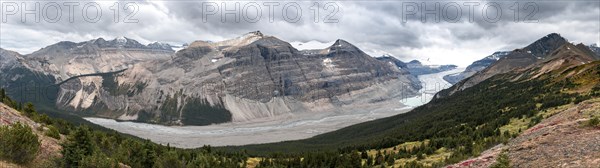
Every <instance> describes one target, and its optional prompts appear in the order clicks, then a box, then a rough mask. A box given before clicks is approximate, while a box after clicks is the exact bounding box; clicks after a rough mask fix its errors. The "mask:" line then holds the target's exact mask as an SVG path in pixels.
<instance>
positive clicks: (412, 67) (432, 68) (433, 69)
mask: <svg viewBox="0 0 600 168" xmlns="http://www.w3.org/2000/svg"><path fill="white" fill-rule="evenodd" d="M376 58H377V60H379V61H383V62H387V63H390V64H393V65H395V66H397V67H398V68H399V69H405V70H407V71H408V72H409V73H410V74H412V75H414V76H419V75H426V74H432V73H439V72H443V71H448V70H452V69H455V68H457V66H456V65H423V64H422V63H421V62H420V61H418V60H412V61H409V62H407V63H405V62H402V61H400V60H398V59H397V58H395V57H393V56H390V55H383V56H381V57H376Z"/></svg>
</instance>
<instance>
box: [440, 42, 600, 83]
mask: <svg viewBox="0 0 600 168" xmlns="http://www.w3.org/2000/svg"><path fill="white" fill-rule="evenodd" d="M592 48H593V47H592ZM562 52H564V54H562V55H561V56H562V57H558V58H557V56H556V55H557V54H559V53H562ZM502 55H504V56H502V58H500V59H498V60H497V61H495V62H494V63H492V64H491V65H489V66H488V67H486V68H485V69H483V70H481V71H478V72H477V73H475V74H473V75H472V76H470V77H468V78H466V79H465V80H462V81H460V82H458V83H456V85H455V86H454V87H452V88H451V89H452V90H451V91H450V92H448V93H449V94H453V93H455V92H457V91H460V90H464V89H466V88H469V87H471V86H474V85H476V84H478V83H480V82H482V81H484V80H486V79H488V78H490V77H492V76H494V75H498V74H503V73H507V72H511V71H523V70H526V69H531V68H534V67H537V68H541V69H542V70H543V71H544V72H548V71H552V70H555V69H557V67H563V68H564V67H571V66H576V65H581V64H586V63H589V62H591V61H594V60H597V59H598V58H600V55H598V54H597V53H595V52H594V51H592V50H591V49H590V47H589V46H586V45H583V44H577V45H574V44H571V43H569V42H568V41H567V39H565V38H563V37H562V36H560V35H559V34H557V33H552V34H549V35H546V36H544V37H543V38H541V39H539V40H537V41H535V42H533V43H531V44H529V45H528V46H526V47H524V48H520V49H515V50H513V51H511V52H509V53H504V54H502ZM567 56H569V57H568V58H565V57H567ZM549 63H553V64H549ZM542 65H546V66H543V67H540V66H542ZM540 73H542V72H540Z"/></svg>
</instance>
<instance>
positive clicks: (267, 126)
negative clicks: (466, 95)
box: [85, 68, 464, 148]
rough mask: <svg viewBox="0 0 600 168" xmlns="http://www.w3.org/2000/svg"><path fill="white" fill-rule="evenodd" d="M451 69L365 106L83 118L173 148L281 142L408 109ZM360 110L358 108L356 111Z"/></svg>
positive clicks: (432, 92) (433, 89) (438, 87)
mask: <svg viewBox="0 0 600 168" xmlns="http://www.w3.org/2000/svg"><path fill="white" fill-rule="evenodd" d="M462 70H464V69H462V68H459V69H454V70H450V71H444V72H440V73H436V74H428V75H422V76H419V80H420V81H421V82H422V83H423V85H424V87H423V89H421V90H420V91H419V95H418V96H416V97H411V98H407V99H402V98H398V99H397V100H390V101H386V102H380V103H377V104H376V105H370V106H367V107H361V108H356V107H342V108H339V109H336V111H327V112H319V113H305V114H295V115H294V116H287V117H284V118H281V119H276V120H272V121H253V122H238V123H225V124H217V125H209V126H163V125H154V124H146V123H135V122H117V121H115V120H113V119H103V118H85V119H86V120H88V121H90V122H92V123H95V124H98V125H101V126H104V127H106V128H110V129H114V130H116V131H119V132H122V133H126V134H131V135H134V136H138V137H141V138H144V139H150V140H152V141H154V142H157V143H161V144H167V143H168V144H169V145H171V146H174V147H181V148H196V147H202V146H203V145H211V146H227V145H247V144H258V143H270V142H280V141H288V140H298V139H305V138H310V137H313V136H315V135H319V134H322V133H325V132H330V131H334V130H337V129H340V128H343V127H347V126H350V125H353V124H357V123H361V122H365V121H370V120H374V119H379V118H384V117H389V116H393V115H397V114H401V113H405V112H408V111H410V110H411V109H412V108H414V107H417V106H420V105H422V104H425V103H427V102H429V100H431V98H432V97H433V95H435V93H437V91H439V90H441V89H444V88H447V87H450V86H451V85H450V84H449V83H448V82H446V81H444V80H443V76H445V75H448V74H453V73H459V72H460V71H462ZM357 109H359V110H357Z"/></svg>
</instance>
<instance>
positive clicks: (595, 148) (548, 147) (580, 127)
mask: <svg viewBox="0 0 600 168" xmlns="http://www.w3.org/2000/svg"><path fill="white" fill-rule="evenodd" d="M592 116H600V99H592V100H588V101H584V102H581V103H580V104H578V105H572V106H571V107H569V108H566V109H565V110H562V111H560V112H558V113H556V114H555V115H553V116H551V117H549V118H546V119H544V120H543V121H542V122H541V123H539V124H537V125H535V126H533V127H531V128H530V129H528V130H525V131H524V132H523V133H521V135H519V136H517V137H516V138H514V139H511V140H510V141H509V142H508V143H507V144H506V145H498V146H496V147H494V148H491V149H489V150H486V151H485V152H483V153H482V154H481V155H480V156H479V157H476V158H472V159H468V160H465V161H462V162H460V163H457V164H454V165H449V166H447V167H453V168H459V167H460V168H462V167H490V166H491V165H493V164H494V163H495V162H496V157H497V156H498V155H499V154H500V153H501V152H502V150H507V152H508V156H509V159H510V164H511V167H524V168H531V167H569V168H598V167H600V127H598V126H596V127H590V126H585V124H584V123H586V122H587V121H588V120H589V119H590V118H591V117H592Z"/></svg>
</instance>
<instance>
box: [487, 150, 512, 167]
mask: <svg viewBox="0 0 600 168" xmlns="http://www.w3.org/2000/svg"><path fill="white" fill-rule="evenodd" d="M490 168H510V159H509V158H508V155H507V154H506V151H503V152H502V153H500V155H498V158H496V163H494V164H493V165H492V166H491V167H490Z"/></svg>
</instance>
